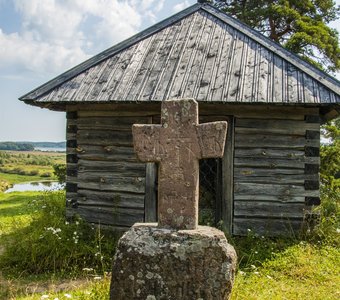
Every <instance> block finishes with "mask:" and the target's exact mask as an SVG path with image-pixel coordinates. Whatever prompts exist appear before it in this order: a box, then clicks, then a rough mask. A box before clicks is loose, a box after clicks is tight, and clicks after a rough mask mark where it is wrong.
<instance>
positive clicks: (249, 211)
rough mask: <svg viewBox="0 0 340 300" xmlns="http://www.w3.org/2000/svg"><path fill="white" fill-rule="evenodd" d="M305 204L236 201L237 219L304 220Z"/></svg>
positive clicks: (235, 214) (235, 212)
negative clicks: (272, 218) (273, 218)
mask: <svg viewBox="0 0 340 300" xmlns="http://www.w3.org/2000/svg"><path fill="white" fill-rule="evenodd" d="M304 209H305V204H304V203H282V202H269V201H265V202H260V201H236V202H235V203H234V216H235V217H266V218H271V217H275V218H284V219H287V218H303V216H304Z"/></svg>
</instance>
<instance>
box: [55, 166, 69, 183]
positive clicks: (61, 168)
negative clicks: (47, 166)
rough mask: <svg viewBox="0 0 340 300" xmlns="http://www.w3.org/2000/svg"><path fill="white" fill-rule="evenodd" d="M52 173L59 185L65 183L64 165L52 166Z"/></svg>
mask: <svg viewBox="0 0 340 300" xmlns="http://www.w3.org/2000/svg"><path fill="white" fill-rule="evenodd" d="M53 170H54V171H53V173H54V175H55V176H57V178H58V181H59V183H65V182H66V165H65V164H55V165H53Z"/></svg>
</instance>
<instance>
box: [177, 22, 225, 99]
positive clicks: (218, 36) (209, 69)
mask: <svg viewBox="0 0 340 300" xmlns="http://www.w3.org/2000/svg"><path fill="white" fill-rule="evenodd" d="M210 22H213V21H211V20H210ZM222 36H223V27H222V26H221V24H219V23H217V24H214V34H213V35H212V40H211V43H210V48H209V51H208V53H207V60H206V67H205V70H204V71H203V72H202V79H201V85H200V86H199V89H198V95H197V100H198V101H201V100H202V101H208V100H209V99H211V96H212V89H211V87H212V86H214V85H215V79H216V75H217V68H218V64H219V57H220V54H221V46H222V43H223V38H222ZM187 76H188V77H189V76H190V74H187ZM208 83H209V84H208ZM186 93H187V91H185V93H184V97H186V95H187V94H186ZM188 95H189V93H188ZM189 96H190V95H189Z"/></svg>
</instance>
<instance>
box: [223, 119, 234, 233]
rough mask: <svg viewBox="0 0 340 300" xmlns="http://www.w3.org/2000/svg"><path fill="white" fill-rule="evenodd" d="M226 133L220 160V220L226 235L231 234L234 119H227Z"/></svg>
mask: <svg viewBox="0 0 340 300" xmlns="http://www.w3.org/2000/svg"><path fill="white" fill-rule="evenodd" d="M227 122H228V132H227V139H226V144H225V150H224V156H223V159H222V205H221V208H222V211H221V215H222V220H223V227H224V229H225V230H226V232H227V233H229V234H232V230H233V229H232V228H233V211H234V188H233V186H234V176H233V174H234V119H233V118H229V119H228V120H227Z"/></svg>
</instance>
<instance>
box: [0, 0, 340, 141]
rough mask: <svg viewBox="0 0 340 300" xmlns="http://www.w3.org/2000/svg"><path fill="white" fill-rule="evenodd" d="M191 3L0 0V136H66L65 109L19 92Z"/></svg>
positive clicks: (11, 138) (339, 26)
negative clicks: (29, 101)
mask: <svg viewBox="0 0 340 300" xmlns="http://www.w3.org/2000/svg"><path fill="white" fill-rule="evenodd" d="M196 2H197V1H196V0H0V141H62V140H65V113H62V112H54V111H49V110H47V109H40V108H37V107H32V106H29V105H26V104H24V103H23V102H21V101H18V100H17V99H18V97H20V96H21V95H23V94H25V93H27V92H29V91H31V90H32V89H33V88H36V87H37V86H39V85H41V84H43V83H45V82H46V81H48V80H50V79H52V78H53V77H55V76H57V75H59V74H60V73H62V72H64V71H66V70H67V69H69V68H71V67H73V66H75V65H77V64H79V63H81V62H82V61H84V60H86V59H87V58H89V57H91V56H93V55H95V54H97V53H99V52H100V51H102V50H105V49H107V48H109V47H111V46H113V45H114V44H116V43H118V42H120V41H122V40H124V39H126V38H128V37H130V36H131V35H133V34H135V33H137V32H139V31H141V30H142V29H144V28H146V27H149V26H151V25H153V24H154V23H156V22H158V21H161V20H162V19H164V18H166V17H168V16H170V15H172V14H174V13H176V12H177V11H180V10H182V9H184V8H185V7H187V6H189V5H192V4H194V3H196ZM336 2H337V4H340V0H337V1H336ZM332 26H333V27H334V28H336V29H337V30H338V31H340V21H338V22H335V23H333V24H332ZM337 77H338V78H340V74H337Z"/></svg>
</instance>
